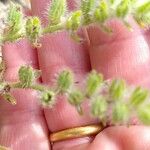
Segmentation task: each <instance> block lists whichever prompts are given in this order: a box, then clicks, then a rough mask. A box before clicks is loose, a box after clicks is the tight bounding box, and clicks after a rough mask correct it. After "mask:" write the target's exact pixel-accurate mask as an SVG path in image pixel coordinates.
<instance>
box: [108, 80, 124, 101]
mask: <svg viewBox="0 0 150 150" xmlns="http://www.w3.org/2000/svg"><path fill="white" fill-rule="evenodd" d="M125 90H126V83H125V81H124V80H113V81H112V83H111V86H110V89H109V92H110V95H111V96H112V98H113V99H114V100H120V99H121V98H122V97H123V96H124V92H125Z"/></svg>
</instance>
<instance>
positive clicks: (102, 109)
mask: <svg viewBox="0 0 150 150" xmlns="http://www.w3.org/2000/svg"><path fill="white" fill-rule="evenodd" d="M107 110H108V104H107V101H106V99H105V97H102V96H97V97H96V98H94V99H93V102H92V105H91V113H92V115H93V116H94V117H97V118H99V119H101V120H103V121H104V120H106V116H107Z"/></svg>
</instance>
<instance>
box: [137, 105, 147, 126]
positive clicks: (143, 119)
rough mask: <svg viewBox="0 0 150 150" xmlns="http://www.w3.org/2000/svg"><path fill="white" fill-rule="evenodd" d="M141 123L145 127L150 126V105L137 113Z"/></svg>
mask: <svg viewBox="0 0 150 150" xmlns="http://www.w3.org/2000/svg"><path fill="white" fill-rule="evenodd" d="M137 113H138V117H139V119H140V121H141V122H142V123H143V124H144V125H150V105H147V106H144V107H141V108H140V109H138V111H137Z"/></svg>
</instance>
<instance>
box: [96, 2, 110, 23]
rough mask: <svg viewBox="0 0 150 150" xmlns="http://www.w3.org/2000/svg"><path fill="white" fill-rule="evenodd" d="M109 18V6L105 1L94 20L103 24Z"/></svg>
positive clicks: (98, 8)
mask: <svg viewBox="0 0 150 150" xmlns="http://www.w3.org/2000/svg"><path fill="white" fill-rule="evenodd" d="M108 17H109V9H108V4H107V3H106V2H105V1H101V2H100V4H99V6H98V7H97V8H96V9H95V12H94V19H95V20H96V22H99V23H103V22H105V21H106V19H108Z"/></svg>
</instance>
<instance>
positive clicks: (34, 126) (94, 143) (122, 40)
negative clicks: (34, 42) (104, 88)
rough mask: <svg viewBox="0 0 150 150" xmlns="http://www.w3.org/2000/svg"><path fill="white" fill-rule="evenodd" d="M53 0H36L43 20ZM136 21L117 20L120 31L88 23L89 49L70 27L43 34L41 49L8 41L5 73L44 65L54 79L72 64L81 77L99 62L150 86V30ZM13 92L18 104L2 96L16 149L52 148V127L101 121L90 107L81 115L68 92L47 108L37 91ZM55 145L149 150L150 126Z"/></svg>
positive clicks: (5, 140) (9, 141) (4, 137)
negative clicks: (110, 31)
mask: <svg viewBox="0 0 150 150" xmlns="http://www.w3.org/2000/svg"><path fill="white" fill-rule="evenodd" d="M70 1H71V4H70V6H71V7H70V9H73V6H74V2H73V1H72V0H70ZM47 2H48V1H47V0H41V1H39V0H32V13H33V14H34V15H38V16H40V17H41V18H43V22H45V19H44V17H43V13H42V12H43V10H44V8H45V5H46V4H47ZM131 22H132V24H133V26H134V31H133V32H129V31H128V30H127V29H126V28H124V27H123V26H122V25H121V24H120V23H119V22H116V21H114V22H111V23H110V26H112V28H113V29H114V31H115V33H114V34H113V35H112V36H108V35H106V34H104V33H102V32H100V31H99V30H98V29H97V27H92V28H90V29H88V31H87V34H86V35H88V36H86V38H87V39H88V40H87V41H88V49H89V51H88V50H87V46H85V45H84V44H77V43H75V42H74V41H73V40H71V39H70V38H69V36H68V35H67V33H66V32H61V33H58V34H53V35H47V36H45V37H44V38H42V39H41V41H42V48H41V49H39V50H35V49H32V48H31V47H30V46H29V44H28V43H27V42H26V41H21V42H19V43H17V44H9V45H8V44H7V45H5V47H4V51H3V54H4V59H5V61H6V65H7V70H6V72H5V79H6V80H8V81H15V80H16V79H17V70H18V68H19V66H21V65H23V64H30V65H32V66H33V67H34V68H39V69H41V70H42V74H43V76H42V82H43V83H44V84H53V82H54V81H55V77H54V74H56V73H58V72H59V71H60V70H62V69H63V68H68V67H69V68H71V69H72V70H73V71H74V72H75V74H76V81H79V82H80V81H82V80H83V79H84V77H85V75H86V74H87V73H88V72H89V71H90V70H91V69H92V68H94V69H96V70H97V71H100V72H102V73H103V74H104V75H105V77H106V78H113V77H123V78H125V79H126V80H127V81H128V82H129V83H131V84H138V85H139V84H140V85H142V86H145V87H149V85H150V84H149V83H150V78H149V75H150V71H149V70H150V68H149V66H150V51H149V43H150V36H149V33H148V32H147V33H141V31H140V29H139V28H138V27H137V26H136V25H135V23H134V22H133V21H131ZM91 66H92V68H91ZM13 93H14V96H15V97H16V99H17V102H18V104H17V105H16V106H11V105H10V104H8V103H7V102H5V101H4V100H1V101H0V120H1V122H0V144H2V145H5V146H8V147H10V148H12V149H13V150H20V149H21V150H50V145H49V140H48V135H49V132H53V131H58V130H61V129H65V128H70V127H75V126H81V125H89V124H91V123H95V122H96V120H95V119H93V118H91V117H90V115H89V114H88V113H85V115H84V116H82V117H81V116H79V115H78V114H77V112H76V111H75V109H74V108H73V107H72V106H70V105H69V104H68V103H67V102H66V101H65V99H64V98H60V99H59V100H58V102H57V104H56V106H55V108H53V109H44V110H43V109H42V108H41V107H40V105H39V102H38V98H36V93H35V92H34V91H30V90H26V91H25V90H17V91H13ZM85 108H87V105H85ZM85 110H87V109H85ZM53 149H54V150H59V149H60V150H62V149H63V150H69V149H72V150H98V149H101V150H110V149H111V150H141V149H142V150H149V149H150V128H149V127H144V126H132V127H130V128H127V127H123V126H120V127H119V126H118V127H109V128H107V129H105V130H104V131H102V132H100V133H99V134H98V135H97V136H96V137H94V138H91V137H85V138H80V139H73V140H68V141H63V142H59V143H55V144H54V146H53Z"/></svg>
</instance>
